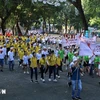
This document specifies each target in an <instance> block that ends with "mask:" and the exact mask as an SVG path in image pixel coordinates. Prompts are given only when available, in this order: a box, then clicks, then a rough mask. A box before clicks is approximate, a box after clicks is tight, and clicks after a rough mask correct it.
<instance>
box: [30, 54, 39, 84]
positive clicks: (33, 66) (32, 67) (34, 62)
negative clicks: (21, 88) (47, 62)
mask: <svg viewBox="0 0 100 100" xmlns="http://www.w3.org/2000/svg"><path fill="white" fill-rule="evenodd" d="M30 61H31V65H30V76H31V82H33V70H34V72H35V82H36V83H37V82H38V77H37V75H38V74H37V67H38V64H37V58H36V54H35V53H33V57H32V58H31V59H30Z"/></svg>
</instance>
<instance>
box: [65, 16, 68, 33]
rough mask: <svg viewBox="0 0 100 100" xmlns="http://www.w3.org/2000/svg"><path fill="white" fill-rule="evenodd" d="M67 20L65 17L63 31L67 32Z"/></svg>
mask: <svg viewBox="0 0 100 100" xmlns="http://www.w3.org/2000/svg"><path fill="white" fill-rule="evenodd" d="M67 22H68V18H67V17H66V18H65V33H67Z"/></svg>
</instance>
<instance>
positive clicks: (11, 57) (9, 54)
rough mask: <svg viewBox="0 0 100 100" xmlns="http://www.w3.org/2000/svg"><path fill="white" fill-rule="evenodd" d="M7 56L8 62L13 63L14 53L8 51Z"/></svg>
mask: <svg viewBox="0 0 100 100" xmlns="http://www.w3.org/2000/svg"><path fill="white" fill-rule="evenodd" d="M8 56H9V58H8V60H9V61H13V60H14V52H11V51H9V52H8Z"/></svg>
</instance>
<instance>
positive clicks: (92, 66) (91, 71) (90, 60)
mask: <svg viewBox="0 0 100 100" xmlns="http://www.w3.org/2000/svg"><path fill="white" fill-rule="evenodd" d="M94 58H95V55H92V56H91V57H90V59H89V65H90V70H89V75H90V76H92V78H93V71H94Z"/></svg>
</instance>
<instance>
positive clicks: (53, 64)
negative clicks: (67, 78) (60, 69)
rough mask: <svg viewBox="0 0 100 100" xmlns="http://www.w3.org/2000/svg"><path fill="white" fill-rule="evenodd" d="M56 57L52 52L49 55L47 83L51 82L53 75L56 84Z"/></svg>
mask: <svg viewBox="0 0 100 100" xmlns="http://www.w3.org/2000/svg"><path fill="white" fill-rule="evenodd" d="M56 60H57V59H56V56H55V54H54V51H51V54H50V62H49V63H50V66H49V81H51V74H52V73H53V74H54V80H53V81H54V82H57V80H56V64H57V62H56Z"/></svg>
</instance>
